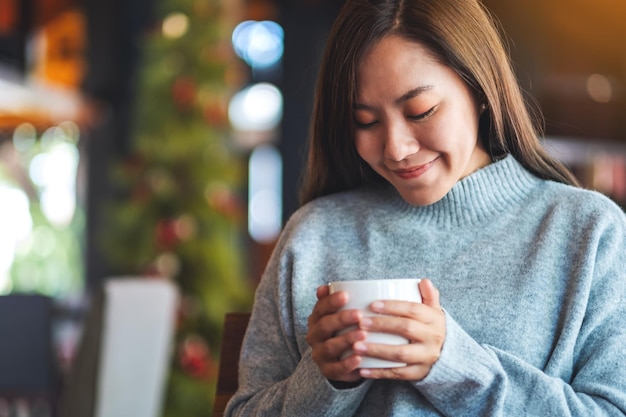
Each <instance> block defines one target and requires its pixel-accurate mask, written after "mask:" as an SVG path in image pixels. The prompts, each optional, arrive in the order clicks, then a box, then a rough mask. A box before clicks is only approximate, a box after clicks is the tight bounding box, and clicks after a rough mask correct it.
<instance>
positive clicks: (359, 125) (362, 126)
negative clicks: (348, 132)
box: [354, 120, 378, 130]
mask: <svg viewBox="0 0 626 417" xmlns="http://www.w3.org/2000/svg"><path fill="white" fill-rule="evenodd" d="M376 123H378V121H376V120H374V121H373V122H368V123H361V122H359V121H357V120H355V121H354V124H355V125H356V128H357V129H364V130H366V129H371V128H373V127H374V126H376Z"/></svg>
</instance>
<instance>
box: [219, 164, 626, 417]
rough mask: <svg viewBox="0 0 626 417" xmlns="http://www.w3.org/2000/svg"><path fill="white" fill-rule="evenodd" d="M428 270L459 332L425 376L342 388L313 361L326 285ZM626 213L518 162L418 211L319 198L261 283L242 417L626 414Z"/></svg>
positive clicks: (482, 174) (490, 169)
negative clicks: (313, 334)
mask: <svg viewBox="0 0 626 417" xmlns="http://www.w3.org/2000/svg"><path fill="white" fill-rule="evenodd" d="M402 277H428V278H430V279H432V281H433V283H434V284H435V286H437V288H438V289H439V291H440V293H441V305H442V307H443V308H444V310H445V312H446V327H447V330H446V339H445V342H444V346H443V350H442V352H441V357H440V358H439V360H438V361H437V362H436V363H435V365H434V366H433V368H432V369H431V371H430V373H429V374H428V375H427V377H426V378H424V379H423V380H421V381H412V382H406V381H392V380H379V381H372V380H366V381H365V382H363V383H362V384H361V385H360V386H358V387H356V388H351V389H344V390H341V389H335V388H334V387H333V386H332V385H331V384H330V383H328V381H327V380H326V379H325V378H324V377H323V375H322V374H321V372H320V371H319V369H318V367H317V365H316V364H315V363H314V362H313V360H312V359H311V349H310V347H309V346H308V345H307V343H306V341H305V335H306V332H307V318H308V316H309V314H310V313H311V310H312V308H313V306H314V304H315V302H316V297H315V291H316V288H317V287H318V286H319V285H322V284H325V283H328V282H329V281H335V280H351V279H368V278H402ZM625 414H626V217H625V216H624V213H623V211H622V210H621V209H620V208H619V207H618V206H617V205H615V204H614V203H612V202H611V201H610V200H609V199H607V198H605V197H603V196H601V195H600V194H597V193H595V192H591V191H586V190H581V189H577V188H574V187H570V186H566V185H562V184H559V183H555V182H551V181H544V180H541V179H538V178H536V177H535V176H533V175H531V174H530V173H529V172H528V171H526V170H525V169H524V168H523V167H522V166H521V165H520V164H519V163H518V162H517V161H516V160H515V159H514V158H513V157H511V156H508V157H507V158H505V159H503V160H501V161H498V162H495V163H492V164H491V165H489V166H487V167H485V168H483V169H481V170H479V171H477V172H475V173H473V174H472V175H470V176H468V177H466V178H464V179H463V180H461V181H460V182H459V183H457V184H456V185H455V187H454V188H453V189H452V190H451V191H450V192H449V193H448V194H447V195H446V196H445V197H444V198H443V199H442V200H441V201H439V202H437V203H435V204H432V205H430V206H426V207H415V206H410V205H408V204H407V203H406V202H404V200H402V198H401V197H400V196H399V195H398V194H397V193H396V191H395V190H394V189H393V188H391V187H381V188H376V189H371V188H370V189H361V190H355V191H350V192H345V193H339V194H334V195H330V196H327V197H323V198H319V199H317V200H315V201H313V202H312V203H310V204H308V205H306V206H304V207H302V208H301V209H300V210H299V211H298V212H296V213H295V214H294V215H293V216H292V218H291V219H290V220H289V222H288V224H287V225H286V227H285V229H284V231H283V234H282V236H281V238H280V240H279V242H278V244H277V246H276V249H275V251H274V254H273V256H272V258H271V260H270V262H269V264H268V267H267V270H266V272H265V274H264V276H263V278H262V280H261V283H260V284H259V287H258V289H257V293H256V300H255V304H254V308H253V313H252V318H251V322H250V326H249V329H248V332H247V334H246V337H245V340H244V346H243V350H242V354H241V365H240V389H239V391H238V392H237V393H236V394H235V396H234V397H233V398H232V400H231V401H230V403H229V405H228V408H227V413H226V415H234V416H256V415H259V416H260V415H263V416H286V417H304V416H315V417H318V416H325V417H330V416H340V417H346V416H352V415H355V416H372V417H381V416H440V415H443V416H450V417H467V416H481V417H485V416H505V417H509V416H537V417H546V416H557V417H562V416H581V417H590V416H594V417H595V416H624V415H625Z"/></svg>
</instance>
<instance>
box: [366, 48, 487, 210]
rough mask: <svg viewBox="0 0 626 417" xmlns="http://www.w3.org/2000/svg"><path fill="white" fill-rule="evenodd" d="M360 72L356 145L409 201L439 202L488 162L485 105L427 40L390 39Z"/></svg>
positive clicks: (424, 203) (411, 202)
mask: <svg viewBox="0 0 626 417" xmlns="http://www.w3.org/2000/svg"><path fill="white" fill-rule="evenodd" d="M357 75H358V90H357V102H356V106H355V109H354V121H355V125H356V134H355V145H356V150H357V152H358V153H359V155H360V156H361V158H363V160H364V161H365V162H367V164H369V165H370V166H371V167H372V169H374V171H376V172H377V173H378V174H379V175H380V176H382V177H383V178H385V179H386V180H387V181H389V182H390V183H391V184H392V185H393V186H394V187H395V188H396V190H398V192H399V193H400V195H401V196H402V197H403V198H404V199H405V200H406V201H407V202H408V203H410V204H413V205H419V206H425V205H429V204H432V203H435V202H437V201H439V200H440V199H441V198H443V196H444V195H446V193H448V191H450V189H451V188H452V187H453V186H454V184H456V182H457V181H459V180H460V179H461V178H463V177H465V176H466V175H469V174H470V173H472V172H474V171H476V170H477V169H479V168H481V167H484V166H485V165H487V164H489V163H490V158H489V155H488V154H487V152H485V150H484V149H483V148H482V146H481V144H480V141H479V140H478V118H479V116H480V104H479V103H478V102H477V101H476V99H475V98H474V95H473V94H472V92H471V90H470V89H469V87H468V86H467V85H466V84H465V82H464V81H463V80H462V79H461V77H459V75H458V74H457V73H456V72H454V71H453V70H452V69H450V68H448V67H447V66H445V65H442V64H440V63H438V62H436V61H435V60H434V59H433V57H432V56H431V54H430V53H429V51H428V50H427V49H426V48H425V47H424V46H423V45H421V44H419V43H415V42H410V41H407V40H405V39H403V38H401V37H398V36H388V37H385V38H383V39H382V40H381V41H380V42H378V44H376V45H375V46H374V48H373V49H372V50H371V51H370V52H369V54H368V55H366V56H365V58H364V59H363V61H362V62H361V64H360V66H359V69H358V74H357Z"/></svg>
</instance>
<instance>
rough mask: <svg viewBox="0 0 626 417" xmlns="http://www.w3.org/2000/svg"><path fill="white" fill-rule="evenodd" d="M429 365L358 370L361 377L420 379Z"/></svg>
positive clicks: (426, 373)
mask: <svg viewBox="0 0 626 417" xmlns="http://www.w3.org/2000/svg"><path fill="white" fill-rule="evenodd" d="M430 369H431V367H430V366H425V365H419V364H418V365H409V366H402V367H397V368H363V369H361V370H360V371H359V374H360V376H361V377H362V378H370V379H396V380H403V381H420V380H422V379H424V378H426V376H427V375H428V373H429V372H430Z"/></svg>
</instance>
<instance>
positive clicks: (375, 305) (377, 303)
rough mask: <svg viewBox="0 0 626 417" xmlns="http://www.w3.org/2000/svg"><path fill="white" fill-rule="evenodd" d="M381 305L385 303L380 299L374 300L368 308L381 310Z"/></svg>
mask: <svg viewBox="0 0 626 417" xmlns="http://www.w3.org/2000/svg"><path fill="white" fill-rule="evenodd" d="M383 307H385V304H384V303H383V302H382V301H374V302H373V303H372V304H371V305H370V308H371V309H372V310H382V309H383Z"/></svg>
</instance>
